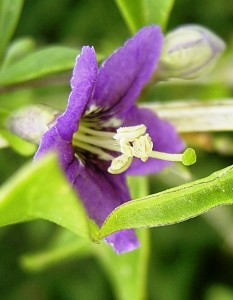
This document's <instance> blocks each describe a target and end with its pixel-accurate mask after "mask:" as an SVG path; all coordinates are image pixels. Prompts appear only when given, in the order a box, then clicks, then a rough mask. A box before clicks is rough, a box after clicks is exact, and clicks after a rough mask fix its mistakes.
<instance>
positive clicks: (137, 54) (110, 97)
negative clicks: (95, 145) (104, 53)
mask: <svg viewBox="0 0 233 300" xmlns="http://www.w3.org/2000/svg"><path fill="white" fill-rule="evenodd" d="M161 48H162V34H161V31H160V27H159V26H149V27H144V28H143V29H141V30H140V31H139V32H138V33H137V34H136V35H135V36H134V37H132V38H131V39H129V40H128V41H127V42H126V43H125V45H124V46H123V47H122V48H119V49H118V50H117V51H115V52H114V53H113V54H112V55H111V56H110V57H109V58H108V59H107V60H106V61H105V62H104V63H103V65H102V66H101V68H100V71H99V75H98V78H97V82H96V87H95V90H94V97H93V101H91V102H90V103H89V105H90V104H95V105H96V106H97V107H106V108H109V110H111V113H112V112H115V113H118V112H123V111H126V110H127V109H128V108H129V107H130V106H132V104H133V102H134V101H135V100H136V98H137V97H138V95H139V93H140V92H141V90H142V88H143V86H144V85H145V83H146V82H147V81H148V80H149V78H150V76H151V74H152V72H153V70H154V69H155V66H156V64H157V62H158V59H159V57H160V53H161Z"/></svg>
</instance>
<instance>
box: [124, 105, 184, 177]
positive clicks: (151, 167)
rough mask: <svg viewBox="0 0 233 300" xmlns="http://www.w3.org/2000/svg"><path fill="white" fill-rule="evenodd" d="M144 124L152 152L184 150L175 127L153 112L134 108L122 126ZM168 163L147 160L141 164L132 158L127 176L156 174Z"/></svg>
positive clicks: (128, 113) (177, 151)
mask: <svg viewBox="0 0 233 300" xmlns="http://www.w3.org/2000/svg"><path fill="white" fill-rule="evenodd" d="M138 124H144V125H146V127H147V132H148V133H149V135H150V136H151V139H152V141H153V144H154V147H153V150H156V151H160V152H167V153H179V152H182V150H183V149H184V143H183V142H182V140H181V138H180V137H179V135H178V134H177V132H176V129H175V127H174V126H173V125H172V124H170V123H169V122H167V121H164V120H162V119H160V118H159V117H158V116H157V115H156V114H155V113H154V112H152V111H151V110H149V109H145V108H137V107H136V106H134V107H133V108H132V109H130V111H128V112H127V118H126V119H125V122H124V124H123V125H122V126H132V125H138ZM169 164H170V162H167V161H164V160H159V159H154V158H149V159H148V160H147V161H146V162H142V161H141V160H140V159H139V158H134V160H133V163H132V165H131V166H130V168H129V169H128V170H127V171H126V173H127V175H146V174H151V173H155V172H158V171H160V170H162V169H163V168H165V167H166V166H168V165H169Z"/></svg>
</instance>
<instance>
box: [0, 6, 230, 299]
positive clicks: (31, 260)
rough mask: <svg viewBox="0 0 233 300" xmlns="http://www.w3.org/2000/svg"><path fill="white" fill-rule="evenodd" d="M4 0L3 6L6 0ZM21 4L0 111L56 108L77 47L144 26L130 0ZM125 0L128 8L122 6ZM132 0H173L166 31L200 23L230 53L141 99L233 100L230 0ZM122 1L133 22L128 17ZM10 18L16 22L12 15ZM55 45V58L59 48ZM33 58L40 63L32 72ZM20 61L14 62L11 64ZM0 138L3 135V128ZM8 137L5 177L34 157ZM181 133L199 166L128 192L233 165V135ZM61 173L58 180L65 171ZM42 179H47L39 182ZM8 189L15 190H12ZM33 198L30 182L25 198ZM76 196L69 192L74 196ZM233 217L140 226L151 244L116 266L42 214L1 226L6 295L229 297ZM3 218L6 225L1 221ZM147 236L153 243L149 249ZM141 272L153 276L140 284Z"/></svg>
mask: <svg viewBox="0 0 233 300" xmlns="http://www.w3.org/2000/svg"><path fill="white" fill-rule="evenodd" d="M5 1H6V2H7V0H5ZM5 1H2V2H1V5H3V6H4V2H5ZM13 2H14V1H13ZM16 2H17V3H18V5H19V7H20V6H22V12H21V15H20V13H19V23H18V25H17V27H16V31H15V33H14V35H13V41H14V42H13V43H12V44H11V48H9V50H8V52H7V54H8V56H7V59H5V61H4V63H3V66H2V73H1V76H0V85H2V87H1V88H0V91H1V92H2V93H1V94H0V107H1V109H2V110H1V111H0V115H3V114H4V112H5V111H12V110H14V109H16V108H18V107H21V106H22V105H25V104H28V103H49V104H51V105H53V106H56V107H57V108H61V109H62V108H64V106H65V103H66V99H67V95H68V93H69V85H68V81H69V77H70V70H71V68H72V65H73V60H74V57H75V56H76V55H77V53H78V52H79V51H80V47H81V46H82V45H83V44H90V45H94V47H95V48H96V50H97V53H98V55H99V59H100V60H101V59H102V57H104V56H105V55H107V54H108V53H110V52H111V51H112V50H113V49H115V48H116V47H117V46H119V45H120V44H122V42H123V41H124V40H125V39H126V38H128V37H129V36H130V35H131V33H132V32H134V31H136V30H137V29H138V28H140V27H141V26H143V24H144V23H143V22H144V21H143V18H142V17H141V16H140V15H139V16H138V15H137V13H138V11H136V12H135V15H132V16H131V17H130V18H131V19H130V18H129V17H127V11H128V10H127V9H128V6H127V5H130V3H132V2H131V1H120V0H118V1H115V2H114V1H109V0H99V1H94V2H93V1H91V0H85V1H84V0H79V1H74V0H59V1H55V0H50V1H47V0H34V1H30V0H25V1H24V4H23V3H22V1H15V3H16ZM122 3H123V4H124V10H123V9H122V6H120V5H122ZM135 3H137V4H138V5H139V6H140V5H141V7H142V9H143V12H146V11H147V8H148V7H147V6H149V7H150V5H151V7H155V8H154V9H156V4H158V3H160V6H159V7H161V5H162V3H163V5H167V7H168V8H169V9H168V10H171V15H170V17H169V18H168V16H167V17H166V18H165V19H162V20H163V21H162V25H163V27H164V30H165V27H166V23H167V29H166V30H169V29H171V28H174V27H175V26H178V25H181V24H185V23H198V24H201V25H204V26H206V27H209V28H210V29H212V30H213V31H215V32H216V33H217V34H218V35H220V36H221V37H223V39H224V40H225V41H226V43H227V45H228V48H227V51H226V53H225V54H224V57H223V58H222V60H221V61H220V63H219V64H218V66H217V67H216V68H215V70H214V71H213V72H212V74H211V75H209V76H206V77H205V78H204V79H203V80H201V81H195V82H188V83H187V82H185V83H183V82H182V83H181V82H179V83H176V84H174V83H170V84H160V85H158V86H156V87H152V88H151V89H150V90H149V91H147V94H146V95H145V98H144V100H146V101H156V100H160V101H163V100H171V101H173V100H181V99H182V100H187V101H189V100H193V99H199V100H203V101H205V100H209V99H219V98H232V93H233V90H232V86H233V79H232V78H233V76H232V68H231V66H232V58H233V21H232V20H233V3H231V2H230V1H227V0H224V1H221V2H220V1H218V0H208V1H201V0H197V1H195V3H193V1H191V0H176V1H175V2H174V4H173V2H172V1H135ZM172 4H173V8H172ZM152 5H153V6H152ZM3 6H1V9H3ZM119 7H121V9H122V12H123V13H122V15H123V17H124V18H128V19H127V20H128V22H126V23H125V22H124V18H123V17H122V15H121V13H120V10H119ZM19 11H20V10H19ZM151 12H153V10H152V11H151ZM210 12H211V13H210ZM159 15H160V14H155V16H153V14H152V16H151V15H150V16H149V17H148V18H149V19H148V20H149V22H155V21H156V20H158V21H159V20H160V19H159V17H158V16H159ZM16 19H17V18H16ZM150 20H152V21H150ZM3 21H4V22H5V20H3ZM3 21H2V22H3ZM6 21H7V22H10V19H7V20H6ZM126 24H128V25H129V29H128V28H127V25H126ZM15 25H16V24H15V23H14V22H12V23H11V24H10V27H9V28H10V29H9V30H10V31H12V32H13V31H14V30H13V28H14V26H15ZM7 34H8V33H7V32H4V34H3V33H1V35H3V36H6V40H2V41H1V47H4V43H5V44H7V42H9V40H7ZM9 36H10V32H9ZM47 46H48V47H47ZM45 47H46V49H45ZM54 49H55V50H56V51H55V50H54ZM0 50H1V48H0ZM55 52H56V56H54V55H53V53H55ZM38 53H39V54H38ZM16 54H17V55H16ZM35 55H36V63H37V65H38V69H37V73H36V74H35V73H34V70H35V66H34V62H35ZM25 60H26V62H25ZM16 61H17V64H13V63H14V62H16ZM43 61H48V65H47V68H40V66H41V65H42V64H41V62H43ZM38 74H39V75H40V76H38ZM44 75H46V77H45V76H44ZM5 134H6V133H5ZM1 135H2V136H3V137H6V135H4V133H2V132H1ZM6 138H7V140H8V142H9V143H11V144H12V145H13V146H14V145H16V147H12V148H5V149H1V150H0V168H1V173H0V184H3V183H4V182H5V181H6V180H8V179H9V178H11V176H12V175H13V174H14V173H15V172H16V170H18V169H20V167H21V166H23V165H24V164H25V163H26V162H30V161H31V156H29V157H28V156H23V155H22V154H24V155H26V154H29V153H33V151H34V149H31V148H30V149H29V148H28V147H29V146H28V145H26V144H23V145H21V144H20V146H19V144H18V141H17V142H14V141H12V138H11V137H9V136H7V137H6ZM184 138H185V139H186V141H187V142H188V143H191V141H192V144H194V146H195V148H197V150H198V157H199V160H198V163H197V164H196V165H194V166H192V167H191V168H190V169H189V171H187V170H186V169H183V170H180V169H179V168H180V167H176V166H175V167H173V168H172V169H170V170H165V171H164V172H162V173H161V174H156V175H154V176H151V177H150V181H149V186H148V187H145V184H146V183H145V182H144V181H143V180H142V181H140V179H139V183H138V185H139V186H142V187H143V189H145V190H143V191H135V188H134V187H135V186H136V184H137V183H135V182H133V184H132V192H133V193H136V194H135V197H139V196H143V195H145V194H151V193H155V192H159V191H162V190H164V189H165V188H169V187H173V186H176V185H179V184H183V183H185V182H188V181H191V180H195V179H199V178H202V177H204V176H208V175H209V174H210V173H212V172H214V171H217V170H219V169H222V168H224V167H227V166H229V165H230V164H231V163H232V153H233V143H232V134H230V133H226V132H220V133H215V134H210V133H204V134H202V135H197V134H193V135H191V136H190V135H189V136H184ZM19 150H20V151H19ZM51 164H52V162H51ZM54 174H55V171H54ZM174 174H175V175H174ZM56 176H57V177H58V178H59V180H61V182H62V180H63V178H60V174H57V175H56ZM56 176H55V175H54V176H50V177H49V178H52V177H54V178H53V179H51V182H52V181H53V180H58V179H55V177H56ZM35 177H36V175H35ZM45 179H46V177H43V178H42V179H41V180H45ZM17 180H21V179H20V178H19V179H17ZM34 180H36V179H35V178H34ZM41 184H43V182H42V183H41ZM147 188H148V189H147ZM146 189H147V190H146ZM42 192H43V191H42ZM45 192H46V191H45ZM12 193H17V191H16V190H12ZM140 193H141V194H140ZM27 196H28V195H27V189H26V188H25V199H24V200H25V202H26V201H27ZM9 197H10V196H9ZM53 197H54V198H55V197H56V195H50V198H51V199H52V198H53ZM9 199H11V198H9ZM72 199H73V198H72V195H71V199H70V201H72ZM20 206H21V203H18V204H17V206H16V209H15V210H16V211H17V212H19V211H18V209H20ZM12 214H14V211H12ZM232 214H233V212H232V207H230V206H228V207H221V208H217V209H214V210H212V211H210V212H208V213H206V214H204V215H203V216H200V217H197V218H195V219H192V220H189V221H187V222H184V223H180V224H177V225H172V226H166V227H160V228H155V229H151V230H150V231H149V232H150V237H149V232H148V231H147V230H140V233H139V234H140V235H141V239H142V243H143V245H145V246H144V247H142V249H143V250H140V252H135V254H133V255H135V256H127V255H128V254H127V255H125V256H122V257H123V258H122V259H119V261H117V265H118V268H116V269H115V270H114V268H112V266H111V265H112V262H116V259H118V258H117V256H116V255H115V254H114V253H112V251H109V248H107V247H104V246H102V247H98V245H95V244H93V245H91V246H90V245H89V243H87V242H86V241H85V240H82V239H79V238H77V237H76V236H74V235H73V233H70V232H69V231H66V230H64V229H61V228H60V227H58V226H56V225H55V224H53V223H50V222H47V221H42V220H40V221H32V222H30V223H24V224H17V225H11V226H7V227H1V228H0V266H1V268H0V295H1V299H3V300H8V299H9V300H10V299H14V300H18V299H40V300H43V299H46V300H47V299H56V300H57V299H62V300H63V299H67V300H70V299H85V300H86V299H87V300H88V299H116V295H118V298H119V299H129V296H128V295H127V293H125V291H129V293H131V298H132V299H141V298H140V297H142V291H143V290H145V289H144V288H143V287H145V286H146V292H147V296H146V299H158V300H176V299H177V300H182V299H184V300H186V299H191V300H192V299H203V300H215V299H218V300H228V299H233V271H232V270H233V238H232V237H233V231H232V230H233V229H232V228H233V219H232ZM1 222H2V223H1ZM0 223H1V224H3V223H4V219H1V220H0ZM57 223H59V222H57ZM148 240H150V250H149V248H148V247H147V246H146V245H147V242H148ZM149 252H150V255H149ZM28 253H32V254H31V255H29V254H28ZM35 253H38V254H35ZM148 260H149V264H148V270H147V267H146V261H148ZM135 261H137V262H138V265H135V266H134V267H135V269H133V270H132V265H134V263H132V262H135ZM132 273H133V274H135V276H134V278H132V276H130V274H132ZM127 274H129V275H127ZM145 274H147V279H148V282H147V283H146V282H144V281H142V278H144V277H145V276H144V275H145ZM122 278H123V280H120V279H122ZM137 280H138V281H139V282H140V284H139V285H138V290H134V286H135V285H133V284H135V282H137ZM90 287H91V288H90ZM133 291H134V293H135V295H134V296H132V295H133V294H132V293H133ZM136 297H138V298H136Z"/></svg>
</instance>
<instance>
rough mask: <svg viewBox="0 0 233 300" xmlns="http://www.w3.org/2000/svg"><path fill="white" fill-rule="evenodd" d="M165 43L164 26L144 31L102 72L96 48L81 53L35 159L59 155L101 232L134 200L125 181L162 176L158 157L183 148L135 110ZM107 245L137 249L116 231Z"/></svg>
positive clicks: (146, 113) (164, 126)
mask: <svg viewBox="0 0 233 300" xmlns="http://www.w3.org/2000/svg"><path fill="white" fill-rule="evenodd" d="M162 40H163V37H162V34H161V32H160V28H159V27H158V26H149V27H145V28H143V29H141V30H140V31H139V32H138V33H137V34H136V35H135V36H134V37H133V38H131V39H130V40H128V41H127V42H126V43H125V45H124V46H123V47H122V48H119V49H118V50H117V51H115V52H114V53H113V54H112V55H111V56H110V57H109V58H108V59H107V60H106V61H105V62H104V63H103V64H102V66H101V67H100V68H99V69H98V65H97V60H96V55H95V51H94V49H93V48H92V47H83V49H82V53H81V54H80V56H78V57H77V60H76V64H75V66H74V70H73V76H72V78H71V88H72V91H71V93H70V96H69V100H68V105H67V108H66V111H65V112H64V113H63V114H62V115H60V116H59V117H58V118H57V120H56V124H55V125H54V126H53V127H52V128H51V129H49V130H48V131H47V132H46V133H45V134H44V135H43V137H42V139H41V143H40V146H39V149H38V151H37V153H36V157H39V156H41V155H43V154H44V153H46V152H48V151H50V150H56V151H57V152H58V154H59V158H60V164H61V166H62V168H63V170H64V171H65V174H66V176H67V178H68V180H69V182H70V184H72V186H73V187H74V189H75V191H76V192H77V194H78V196H79V197H80V198H81V199H82V201H83V203H84V205H85V208H86V210H87V212H88V214H89V216H90V218H92V219H93V220H94V221H95V222H96V223H97V224H98V225H99V226H101V225H102V224H103V222H104V220H105V219H106V217H107V216H108V214H110V213H111V212H112V211H113V210H114V209H115V208H116V207H117V206H119V205H121V204H122V203H124V202H126V201H129V200H130V194H129V190H128V188H127V185H126V175H127V174H130V175H137V174H138V175H142V174H149V173H153V172H157V171H159V170H161V169H163V168H164V167H165V166H166V165H167V164H168V162H167V161H165V160H160V159H157V158H156V157H157V156H156V153H157V154H158V152H156V151H162V152H168V153H177V152H179V151H181V150H182V149H183V143H182V141H181V140H180V138H179V137H178V135H177V134H176V131H175V129H174V128H173V126H172V125H171V124H169V123H167V122H165V121H163V120H160V119H159V118H158V117H157V116H156V115H155V114H154V113H153V112H151V111H150V110H148V109H140V108H138V107H137V106H136V105H135V103H134V102H135V100H136V99H137V97H138V96H139V94H140V92H141V90H142V88H143V86H144V85H145V84H146V83H147V81H148V80H149V79H150V77H151V75H152V73H153V71H154V70H155V67H156V65H157V62H158V60H159V57H160V53H161V48H162ZM152 148H153V150H156V151H152ZM163 154H164V155H165V156H166V154H165V153H163ZM168 156H169V154H168ZM170 156H171V155H170ZM154 157H155V158H154ZM158 157H159V156H158ZM162 159H166V158H162ZM106 241H107V242H108V243H109V244H112V245H113V247H114V249H115V251H116V252H117V253H122V252H126V251H131V250H133V249H135V248H137V247H138V246H139V242H138V239H137V237H136V235H135V232H134V230H133V229H126V230H122V231H119V232H115V233H113V234H111V235H109V236H108V237H106Z"/></svg>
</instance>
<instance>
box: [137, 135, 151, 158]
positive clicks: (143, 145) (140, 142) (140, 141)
mask: <svg viewBox="0 0 233 300" xmlns="http://www.w3.org/2000/svg"><path fill="white" fill-rule="evenodd" d="M152 149H153V142H152V140H151V137H150V136H149V134H148V133H147V134H145V135H143V136H140V137H139V138H137V139H135V141H134V142H133V156H135V157H138V158H140V159H141V160H142V161H143V162H145V161H147V159H148V157H149V155H150V153H151V151H152Z"/></svg>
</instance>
